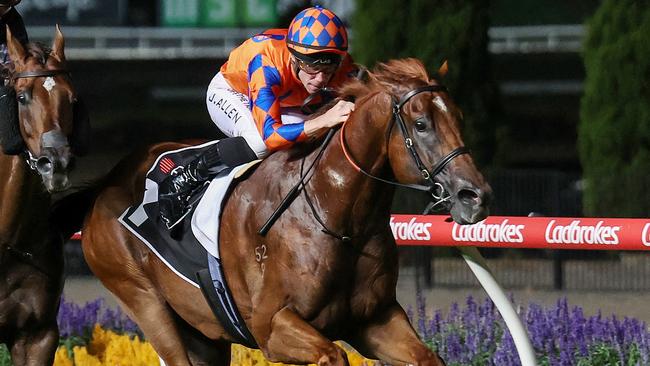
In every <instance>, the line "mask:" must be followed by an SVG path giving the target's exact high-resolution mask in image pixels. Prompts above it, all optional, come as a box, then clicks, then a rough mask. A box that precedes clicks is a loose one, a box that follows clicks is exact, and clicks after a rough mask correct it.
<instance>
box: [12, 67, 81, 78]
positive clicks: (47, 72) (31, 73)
mask: <svg viewBox="0 0 650 366" xmlns="http://www.w3.org/2000/svg"><path fill="white" fill-rule="evenodd" d="M68 73H69V71H68V70H66V69H53V70H34V71H25V72H19V73H17V74H15V75H13V76H12V78H13V79H14V80H15V79H21V78H36V77H40V76H54V75H58V74H68Z"/></svg>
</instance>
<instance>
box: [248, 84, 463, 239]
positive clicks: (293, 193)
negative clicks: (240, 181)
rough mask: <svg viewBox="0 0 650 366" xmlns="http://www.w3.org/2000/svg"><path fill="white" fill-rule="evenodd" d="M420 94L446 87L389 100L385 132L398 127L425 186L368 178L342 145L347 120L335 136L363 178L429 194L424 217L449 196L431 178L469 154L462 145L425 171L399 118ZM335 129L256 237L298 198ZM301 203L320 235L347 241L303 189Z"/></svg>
mask: <svg viewBox="0 0 650 366" xmlns="http://www.w3.org/2000/svg"><path fill="white" fill-rule="evenodd" d="M424 92H447V88H445V87H444V86H441V85H426V86H422V87H419V88H416V89H413V90H411V91H409V92H407V93H406V94H404V95H403V96H402V97H401V98H400V100H399V101H397V100H395V98H392V114H393V116H392V118H391V122H390V126H389V128H388V132H387V138H390V131H392V127H393V125H394V124H395V123H397V125H398V126H399V129H400V131H401V132H402V136H403V138H404V144H405V147H406V149H407V150H408V151H409V154H410V155H411V158H412V159H413V161H414V162H415V165H416V166H417V168H418V170H419V171H420V173H421V174H422V177H423V178H424V179H425V180H426V181H427V183H429V184H428V185H426V186H425V185H419V184H404V183H399V182H395V181H390V180H387V179H383V178H380V177H377V176H375V175H372V174H370V173H368V172H366V171H365V170H364V169H362V168H361V167H360V166H359V164H357V163H356V161H355V159H354V158H353V157H352V155H351V154H350V153H349V151H348V149H347V148H346V143H345V136H344V135H345V126H346V124H347V121H346V122H344V123H343V125H342V127H341V133H340V134H339V138H340V144H341V149H342V151H343V154H344V155H345V158H346V160H347V161H348V162H349V163H350V165H352V167H354V169H355V170H357V171H358V172H360V173H363V174H364V175H366V176H368V177H370V178H371V179H374V180H377V181H379V182H382V183H386V184H390V185H394V186H399V187H405V188H409V189H415V190H418V191H423V192H427V193H429V194H430V195H431V196H432V197H433V198H434V201H432V202H431V203H430V204H429V205H428V206H427V208H426V209H425V212H424V213H425V214H426V213H429V212H430V211H431V210H432V209H434V208H435V207H437V206H439V205H442V204H445V203H446V202H448V201H449V199H450V197H451V196H450V195H449V194H448V193H447V192H446V191H445V189H444V187H443V186H442V184H440V183H439V182H436V181H435V180H434V177H435V176H437V175H438V174H440V172H442V171H443V169H444V168H445V167H446V166H447V165H448V164H449V163H450V162H451V161H452V160H453V159H454V158H456V157H458V156H460V155H463V154H469V152H470V151H469V149H468V148H466V147H465V146H459V147H457V148H455V149H453V150H452V151H450V152H449V153H447V155H445V156H443V157H442V158H441V159H440V160H439V161H438V162H437V163H436V164H435V165H433V166H432V168H431V169H427V167H426V165H424V163H423V162H422V159H421V158H420V155H419V154H418V152H417V150H416V149H415V146H414V143H413V139H412V138H411V136H410V134H409V133H408V129H407V127H406V123H405V122H404V119H403V118H402V108H403V107H404V105H405V104H406V103H407V102H408V101H409V100H410V99H411V98H413V97H414V96H416V95H418V94H420V93H424ZM335 131H336V129H330V130H329V131H328V133H327V136H326V137H325V139H324V141H323V143H322V144H321V147H320V151H319V152H318V154H317V155H316V157H315V158H314V160H313V161H312V162H311V164H310V165H309V167H308V168H307V171H306V172H305V171H304V169H303V168H304V162H305V160H304V159H303V161H302V165H301V167H300V179H299V180H298V182H297V183H296V185H294V186H293V188H292V189H291V190H290V191H289V193H287V195H286V196H285V197H284V199H283V200H282V202H280V204H279V205H278V207H277V208H276V209H275V211H273V213H272V214H271V216H270V217H269V218H268V219H267V221H266V222H265V223H264V225H262V227H261V228H260V229H259V230H258V234H259V235H261V236H265V235H266V234H267V233H268V231H269V230H270V229H271V226H273V223H275V221H276V220H277V219H278V218H279V217H280V215H281V214H282V212H284V211H285V210H286V209H287V208H288V207H289V205H290V204H291V202H293V200H295V199H296V197H297V196H298V193H299V192H300V190H301V189H305V188H306V178H307V176H308V175H309V174H310V173H311V172H312V170H313V169H314V167H315V166H316V163H317V162H318V161H319V160H320V159H321V157H322V155H323V152H324V151H325V148H326V147H327V145H328V144H329V142H330V141H331V139H332V137H333V136H334V133H335ZM305 200H306V202H307V204H308V205H309V207H310V209H311V211H312V213H313V215H314V217H315V218H316V220H317V221H318V223H319V224H320V225H321V226H322V227H323V228H322V229H321V231H323V232H324V233H326V234H328V235H330V236H333V237H335V238H337V239H339V240H341V241H343V242H347V241H350V240H351V237H350V236H348V235H340V234H337V233H336V232H334V231H332V230H330V229H329V228H328V227H327V225H325V223H324V222H323V220H322V218H321V217H320V215H319V214H318V212H317V211H316V208H315V207H314V204H313V202H312V201H311V198H310V197H309V196H308V195H307V194H306V189H305Z"/></svg>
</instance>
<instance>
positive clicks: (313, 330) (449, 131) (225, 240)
mask: <svg viewBox="0 0 650 366" xmlns="http://www.w3.org/2000/svg"><path fill="white" fill-rule="evenodd" d="M340 96H341V97H342V98H347V99H354V100H355V103H356V110H355V111H354V113H353V114H352V115H351V116H350V118H349V120H348V121H347V122H346V124H345V125H344V126H343V127H342V128H341V129H339V130H338V131H337V132H336V133H335V135H334V138H333V139H332V140H331V142H330V143H329V144H328V145H326V146H325V147H324V148H323V150H322V153H320V151H321V149H320V148H319V146H320V143H319V142H320V141H315V142H312V143H306V144H303V145H296V146H295V147H294V148H293V149H289V150H285V151H279V152H276V153H274V154H272V155H271V156H270V157H268V158H267V159H266V160H264V161H263V162H262V163H261V164H260V165H259V166H258V167H257V168H256V169H255V170H254V171H253V172H252V173H250V175H249V176H248V178H247V179H246V180H244V181H241V182H240V183H238V185H237V186H236V187H235V188H234V190H233V191H232V194H231V195H230V198H229V199H228V201H227V203H225V207H224V209H223V213H222V219H221V220H222V226H221V228H220V245H221V246H220V253H221V260H222V266H223V268H224V272H225V277H226V281H227V282H228V284H229V286H230V289H231V291H232V294H233V296H234V299H235V302H236V304H237V307H238V310H239V312H240V313H241V315H242V317H243V319H244V321H245V323H246V326H247V327H248V329H249V330H250V332H251V333H252V335H253V337H254V339H255V341H256V343H257V344H258V345H259V347H260V349H261V350H262V351H263V353H264V355H265V357H266V358H267V359H268V360H270V361H274V362H285V363H299V364H300V363H315V364H318V365H346V364H348V361H347V356H346V354H345V352H344V351H343V350H342V349H341V348H340V347H339V346H337V345H336V344H335V343H333V342H332V340H336V339H340V340H344V341H346V342H348V343H349V344H350V345H352V346H353V347H355V348H356V349H357V350H358V351H360V352H361V353H362V354H363V355H365V356H366V357H369V358H376V359H380V360H383V361H386V362H389V363H393V364H414V365H443V364H444V363H443V362H442V361H441V359H440V358H439V357H438V356H437V355H436V354H435V353H434V352H432V351H431V350H430V349H429V348H427V346H426V345H425V344H424V343H422V341H421V340H420V339H419V338H418V335H417V334H416V332H415V331H414V330H413V328H412V327H411V325H410V324H409V321H408V319H407V316H406V314H405V312H404V310H403V309H402V307H401V306H400V305H399V304H398V302H397V300H396V295H395V292H396V291H395V288H396V283H397V275H398V262H397V247H396V245H395V241H394V239H393V237H392V235H391V230H390V228H389V219H390V206H391V199H392V197H393V191H394V185H392V184H390V182H399V183H400V184H411V185H414V186H415V187H416V188H420V189H428V190H432V192H433V193H435V196H437V197H438V198H440V200H441V202H442V203H444V204H446V205H448V208H449V209H450V212H451V215H452V217H453V219H454V220H455V221H456V222H458V223H461V224H467V223H475V222H477V221H479V220H482V219H484V218H485V217H486V216H487V214H488V208H487V204H488V201H489V199H490V196H491V189H490V187H489V186H488V184H487V183H486V181H485V180H484V178H483V176H482V175H481V173H480V172H479V171H478V170H477V168H476V167H475V165H474V163H473V160H472V158H471V156H470V155H469V154H468V150H467V149H466V148H464V147H463V140H462V138H461V134H460V131H459V120H460V118H461V112H460V110H459V109H458V108H457V107H456V105H455V104H454V102H453V101H452V99H451V98H450V97H449V95H448V93H447V91H446V89H445V88H444V87H442V86H441V85H440V84H439V83H438V82H437V81H436V80H434V79H431V78H430V77H429V76H428V75H427V72H426V70H425V68H424V66H423V65H422V64H421V63H420V62H419V61H417V60H414V59H404V60H393V61H390V62H388V63H386V64H380V65H378V66H377V67H376V68H375V69H374V70H373V71H372V72H370V73H369V74H368V80H365V81H358V80H355V81H351V82H350V83H348V84H347V85H345V86H344V87H343V88H342V90H340ZM322 140H323V139H321V141H322ZM182 146H184V145H179V144H176V143H164V144H159V145H155V146H153V147H150V148H149V149H148V150H147V151H144V152H142V153H141V154H134V155H132V156H130V157H128V158H126V159H125V160H123V161H122V162H121V164H119V165H118V166H117V167H116V168H115V169H114V170H113V171H112V172H111V173H109V176H108V178H107V180H106V181H105V182H104V184H103V188H102V189H100V191H99V193H98V195H97V196H96V199H95V200H94V202H93V203H92V204H91V205H90V207H89V208H88V211H87V212H88V214H87V216H86V218H85V226H84V228H83V238H82V245H83V250H84V254H85V256H86V260H87V261H88V264H89V265H90V267H91V269H92V270H93V272H94V273H95V275H97V277H99V278H100V279H101V281H102V282H103V283H104V285H105V286H106V287H107V288H108V289H109V290H110V291H111V292H112V293H113V294H115V295H116V296H117V298H118V299H119V301H120V303H121V304H122V305H123V306H124V307H125V308H126V309H127V311H128V313H129V314H130V315H131V316H132V317H133V319H134V320H135V321H136V322H137V323H138V325H139V326H140V327H141V329H142V330H143V332H144V334H145V336H146V337H147V338H148V340H149V341H150V342H151V344H152V345H153V347H154V348H155V350H156V352H158V354H159V355H160V357H161V358H162V359H163V360H164V361H165V363H166V364H167V365H179V366H180V365H226V364H228V363H229V360H230V345H231V342H232V341H233V340H234V338H232V337H231V336H230V335H228V334H227V333H226V332H225V331H224V328H223V327H222V326H221V325H220V324H219V323H218V322H217V320H216V318H215V317H214V315H213V313H212V312H211V310H210V308H209V306H208V304H207V302H206V301H205V300H204V298H203V295H202V294H201V291H200V290H199V289H198V288H196V287H193V286H191V285H190V284H188V283H187V282H185V281H184V280H183V279H181V278H179V277H177V276H176V275H175V274H174V273H173V272H172V271H171V270H169V269H168V267H167V266H166V265H165V264H164V263H163V262H162V261H161V260H159V259H158V257H157V256H156V255H153V254H152V253H151V252H150V251H149V249H147V247H146V246H145V245H143V243H142V242H140V241H139V240H138V239H137V238H136V237H135V236H134V235H132V234H131V233H130V232H129V231H128V230H127V229H125V228H124V227H123V226H122V225H121V224H120V223H119V222H118V220H117V219H118V217H119V216H120V214H122V213H123V212H124V210H125V209H126V208H127V207H129V206H132V205H136V204H137V203H138V202H139V200H140V199H141V198H142V197H143V188H144V176H145V174H146V172H147V170H148V169H149V167H150V166H151V165H152V164H153V162H154V160H155V159H156V157H157V156H158V155H159V154H160V153H162V152H163V151H166V150H170V149H173V148H180V147H182ZM319 155H320V156H319ZM315 159H319V160H318V161H317V162H316V163H315V164H314V166H315V169H313V170H311V171H310V170H309V169H308V168H306V167H308V166H310V164H311V163H312V162H314V160H315ZM357 168H359V169H357ZM361 170H363V172H361ZM364 172H365V173H364ZM301 174H302V175H303V176H305V175H306V177H305V178H304V180H303V181H304V189H303V190H302V192H301V193H302V194H301V195H300V196H298V197H296V198H295V200H293V202H292V203H291V204H290V205H289V207H288V208H287V209H286V211H284V212H283V213H282V215H281V216H279V218H278V219H277V221H275V223H274V225H273V226H271V228H270V230H269V231H268V233H267V234H266V236H261V235H259V234H258V230H259V229H260V227H261V226H262V225H263V224H264V223H265V222H266V220H267V219H268V218H269V216H270V215H271V214H272V212H273V211H274V209H275V208H276V207H278V205H279V204H280V202H281V201H282V199H283V198H284V197H285V195H286V194H287V193H288V192H289V191H290V190H291V188H292V186H294V185H295V184H296V183H297V182H298V181H299V180H300V179H301ZM371 176H372V177H371ZM382 180H383V181H382Z"/></svg>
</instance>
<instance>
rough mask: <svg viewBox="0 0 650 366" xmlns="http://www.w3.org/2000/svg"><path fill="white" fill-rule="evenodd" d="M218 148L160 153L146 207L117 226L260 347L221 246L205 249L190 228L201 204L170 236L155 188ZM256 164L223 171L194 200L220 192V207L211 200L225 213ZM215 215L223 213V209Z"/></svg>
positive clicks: (242, 338) (230, 328) (238, 335)
mask: <svg viewBox="0 0 650 366" xmlns="http://www.w3.org/2000/svg"><path fill="white" fill-rule="evenodd" d="M214 143H216V141H212V142H209V143H205V144H202V145H198V146H191V147H187V148H183V149H179V150H173V151H168V152H165V153H163V154H161V155H160V156H159V157H158V158H157V159H156V161H155V163H154V164H153V166H152V168H151V169H150V170H149V171H148V173H147V176H146V179H145V192H144V197H143V200H142V202H141V203H140V204H138V205H134V206H131V207H129V208H128V209H126V210H125V211H124V212H123V213H122V215H121V216H120V217H119V221H120V223H121V224H122V225H124V226H125V227H126V228H127V229H128V230H129V231H131V232H132V233H133V234H134V235H135V236H136V237H138V238H139V239H140V240H141V241H142V242H143V243H144V244H145V245H146V246H147V247H148V248H149V249H150V250H151V251H152V252H153V253H154V254H155V255H156V256H157V257H158V258H160V260H161V261H162V262H163V263H165V265H167V267H169V268H170V269H171V270H172V271H173V272H174V273H175V274H176V275H177V276H179V277H180V278H182V279H183V280H185V281H186V282H188V283H190V284H191V285H193V286H195V287H197V288H200V289H201V292H202V293H203V295H204V297H205V298H206V300H207V301H208V304H210V308H211V310H212V312H213V313H214V315H215V317H216V318H217V320H219V322H220V323H221V325H222V326H223V327H224V329H225V330H226V331H227V332H228V333H229V334H230V335H232V336H233V337H234V338H235V339H236V340H237V342H238V343H241V344H243V345H245V346H247V347H250V348H258V346H257V343H256V342H255V339H254V338H253V336H252V335H251V333H250V331H249V330H248V328H247V327H246V323H245V322H244V321H243V319H242V317H241V315H240V314H239V311H238V310H237V307H236V304H235V302H234V300H233V298H232V294H231V292H230V290H229V288H228V285H227V283H226V281H225V277H224V274H223V269H222V267H221V259H220V257H219V252H218V247H216V248H209V249H210V250H208V249H206V247H205V244H202V243H201V242H200V241H199V240H198V239H197V236H196V235H195V232H194V230H193V229H192V219H193V216H194V215H195V211H196V210H197V207H199V206H200V204H193V205H192V209H191V211H190V213H189V214H188V215H186V216H185V217H184V218H183V220H182V221H181V222H180V223H179V224H177V225H176V226H174V228H173V230H171V231H170V230H168V229H167V226H166V225H165V223H164V221H163V220H162V218H161V217H160V214H159V212H160V210H159V207H158V201H157V200H158V189H157V187H158V184H159V183H160V182H161V181H162V180H163V179H164V178H165V177H166V174H164V172H165V170H166V169H169V168H170V164H173V165H176V166H181V165H185V164H186V163H188V162H189V161H192V160H193V159H195V158H196V157H197V156H199V155H200V154H201V153H202V152H203V151H205V150H206V149H208V148H209V147H210V146H211V145H212V144H214ZM257 162H259V161H255V162H252V163H248V164H245V165H243V166H239V167H234V168H227V169H225V170H224V171H222V172H221V173H220V174H219V175H218V176H217V177H216V178H214V179H213V181H212V182H206V184H205V185H204V186H203V187H201V188H199V189H197V190H196V191H195V192H194V193H193V194H192V197H191V198H190V200H191V201H192V202H197V203H198V202H200V200H201V198H202V197H203V196H204V195H205V194H206V191H208V190H209V189H210V190H212V191H215V190H220V193H221V196H222V197H223V200H222V201H221V202H219V203H215V202H214V200H213V199H212V197H208V199H209V201H210V205H212V206H214V205H217V206H218V207H219V208H221V206H222V205H223V203H224V202H225V201H226V198H227V197H228V195H229V193H230V191H231V190H232V188H233V187H234V186H235V185H236V183H237V180H238V178H239V176H238V175H237V173H240V175H241V174H243V172H244V171H246V170H248V168H250V167H252V166H254V165H255V163H257ZM217 212H220V209H219V210H217ZM217 215H218V213H217ZM195 230H196V229H195ZM199 233H200V231H199ZM199 235H201V234H199Z"/></svg>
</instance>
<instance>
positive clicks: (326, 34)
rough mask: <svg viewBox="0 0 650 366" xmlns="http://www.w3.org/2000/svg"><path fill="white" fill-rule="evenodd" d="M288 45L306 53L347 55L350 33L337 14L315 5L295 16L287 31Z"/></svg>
mask: <svg viewBox="0 0 650 366" xmlns="http://www.w3.org/2000/svg"><path fill="white" fill-rule="evenodd" d="M287 47H289V48H291V49H293V50H294V51H297V52H300V53H302V54H306V55H308V54H311V53H317V52H332V53H338V54H340V55H345V54H346V53H347V50H348V33H347V31H346V30H345V26H344V25H343V22H342V21H341V19H339V17H337V16H336V14H334V13H332V11H330V10H328V9H325V8H322V7H320V6H315V7H312V8H307V9H305V10H303V11H301V12H300V13H298V15H296V16H295V17H294V18H293V20H292V21H291V24H289V29H288V32H287Z"/></svg>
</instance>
